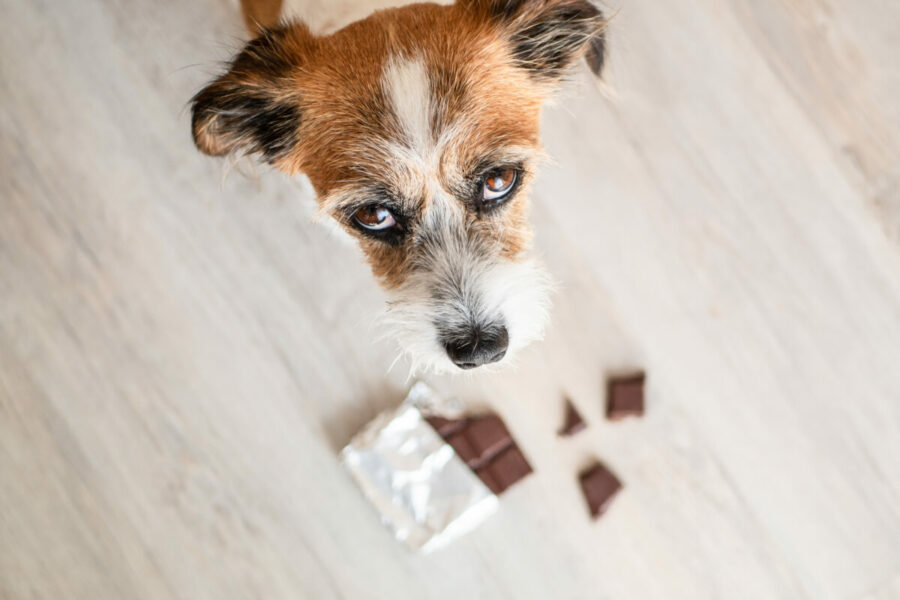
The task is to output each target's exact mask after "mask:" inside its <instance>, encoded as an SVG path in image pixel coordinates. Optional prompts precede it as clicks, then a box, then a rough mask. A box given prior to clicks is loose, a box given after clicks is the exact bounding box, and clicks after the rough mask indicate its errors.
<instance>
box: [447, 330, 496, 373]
mask: <svg viewBox="0 0 900 600" xmlns="http://www.w3.org/2000/svg"><path fill="white" fill-rule="evenodd" d="M444 347H445V348H446V349H447V356H449V357H450V360H452V361H453V364H455V365H456V366H457V367H459V368H460V369H474V368H475V367H480V366H481V365H486V364H490V363H495V362H498V361H500V360H502V359H503V357H504V356H506V349H507V347H509V332H507V331H506V327H503V326H502V325H501V326H499V327H487V328H478V327H473V328H472V329H470V330H467V331H466V332H465V334H464V335H456V336H453V337H452V339H451V340H450V341H448V342H447V343H446V344H444Z"/></svg>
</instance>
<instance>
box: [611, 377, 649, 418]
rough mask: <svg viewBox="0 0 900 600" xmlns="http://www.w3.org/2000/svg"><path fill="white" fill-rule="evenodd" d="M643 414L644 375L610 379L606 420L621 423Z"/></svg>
mask: <svg viewBox="0 0 900 600" xmlns="http://www.w3.org/2000/svg"><path fill="white" fill-rule="evenodd" d="M643 414H644V374H643V373H640V374H638V375H633V376H631V377H619V378H615V379H610V381H609V384H608V386H607V397H606V418H608V419H609V420H610V421H621V420H622V419H624V418H625V417H639V416H641V415H643Z"/></svg>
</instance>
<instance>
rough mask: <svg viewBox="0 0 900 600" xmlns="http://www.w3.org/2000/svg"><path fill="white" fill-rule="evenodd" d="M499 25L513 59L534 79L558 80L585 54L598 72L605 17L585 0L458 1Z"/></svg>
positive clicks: (599, 70) (604, 40) (604, 38)
mask: <svg viewBox="0 0 900 600" xmlns="http://www.w3.org/2000/svg"><path fill="white" fill-rule="evenodd" d="M460 2H461V3H462V4H463V5H467V6H468V7H469V8H471V9H474V10H475V12H476V14H478V15H479V16H480V17H485V18H487V19H489V20H491V21H493V22H495V23H498V24H500V25H501V26H502V27H503V28H504V30H505V31H506V33H507V35H508V37H509V40H510V43H511V45H512V54H513V58H514V59H515V61H516V62H517V63H518V64H519V65H520V66H522V67H523V68H525V69H528V71H529V72H530V73H531V74H532V76H533V77H534V78H535V79H538V80H543V81H556V80H558V79H560V78H561V77H562V76H563V75H564V74H565V72H566V70H567V69H568V67H569V66H571V65H572V64H573V63H574V62H575V61H576V60H578V59H579V58H581V57H584V58H585V59H586V60H587V63H588V66H589V67H590V68H591V71H593V72H594V74H595V75H597V76H598V77H599V76H600V73H601V71H602V70H603V62H604V59H605V58H606V37H605V29H606V19H605V18H604V17H603V13H602V12H600V10H599V9H598V8H597V7H596V6H594V5H593V4H592V3H591V2H589V1H588V0H460Z"/></svg>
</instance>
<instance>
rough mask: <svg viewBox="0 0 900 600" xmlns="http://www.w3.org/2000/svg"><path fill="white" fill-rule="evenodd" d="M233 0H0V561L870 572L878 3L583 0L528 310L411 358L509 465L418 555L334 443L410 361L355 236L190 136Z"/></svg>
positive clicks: (335, 589) (400, 387)
mask: <svg viewBox="0 0 900 600" xmlns="http://www.w3.org/2000/svg"><path fill="white" fill-rule="evenodd" d="M236 4H237V3H236V2H229V1H228V0H193V1H191V2H184V1H176V0H160V1H157V2H122V1H119V0H79V1H78V2H65V1H62V0H57V1H52V0H42V1H37V0H33V1H24V0H0V14H2V15H3V20H2V21H3V22H2V25H0V30H2V35H0V598H3V600H24V599H33V598H39V599H52V600H60V599H65V600H75V599H86V600H107V599H110V600H112V599H116V600H118V599H151V598H152V599H170V598H173V599H174V598H179V599H190V600H197V599H210V600H224V599H232V598H235V599H238V598H240V599H244V598H247V599H250V598H265V599H275V598H286V599H288V598H289V599H297V598H310V599H315V600H319V599H328V598H347V599H358V598H359V599H366V598H373V599H406V598H410V599H419V598H469V599H471V598H485V599H494V598H511V599H522V598H535V599H549V598H554V599H555V598H590V599H595V598H601V599H626V600H644V599H656V598H659V599H664V600H679V599H686V600H688V599H689V600H696V599H705V598H722V599H728V600H732V599H735V598H748V599H754V600H759V599H786V600H787V599H790V600H798V599H816V600H818V599H840V600H893V599H896V598H900V101H898V98H900V35H898V31H900V3H898V2H896V0H853V1H852V2H851V1H849V0H844V1H841V0H687V1H682V2H663V1H654V0H621V1H620V3H619V4H618V5H616V6H614V7H613V8H614V9H617V10H613V11H612V12H615V13H616V16H615V19H614V21H613V25H612V42H611V47H612V55H611V68H610V75H609V79H610V84H611V87H612V88H613V91H612V93H611V97H606V96H604V95H603V94H602V93H601V92H600V91H599V90H598V89H596V88H595V86H594V85H593V84H592V83H590V82H589V81H588V80H587V78H586V77H582V78H581V79H580V80H579V81H577V82H576V83H575V84H574V85H573V86H572V87H571V89H570V90H569V92H568V93H567V94H565V96H564V98H562V99H561V101H560V102H559V103H558V105H557V106H555V107H553V108H550V109H549V110H548V111H547V113H546V117H545V140H546V143H547V146H548V149H549V150H550V152H551V154H552V155H553V156H554V157H555V160H556V162H555V164H550V165H548V166H547V167H546V168H545V169H544V171H543V174H542V176H541V178H540V181H539V182H538V184H537V189H536V194H535V200H536V207H535V210H534V215H533V217H534V219H533V220H534V223H535V227H536V230H537V237H538V247H539V250H540V253H541V254H542V255H543V257H544V259H545V260H546V262H547V263H548V264H549V265H550V267H551V269H552V271H553V272H554V274H555V276H556V278H557V279H558V280H559V282H560V288H559V292H558V293H557V294H556V301H555V309H554V320H553V327H552V328H551V330H550V332H549V334H548V337H547V339H546V341H545V342H543V343H542V344H539V345H536V346H534V347H533V348H531V349H530V350H529V351H528V352H526V353H525V355H524V356H523V357H522V359H521V360H520V361H519V362H518V364H517V366H515V367H513V368H511V369H509V370H507V371H505V372H503V373H500V374H496V375H490V376H476V377H471V378H465V379H451V378H430V381H432V383H434V384H435V385H436V386H437V387H439V388H440V389H442V390H445V391H447V392H452V393H456V394H459V395H461V396H462V397H464V398H466V399H467V400H468V401H470V402H471V403H472V404H473V405H491V406H493V407H494V408H495V409H496V410H498V411H500V412H501V413H502V414H503V416H504V417H505V418H506V419H507V421H508V423H509V424H510V427H511V428H512V430H513V433H514V434H515V435H516V437H517V438H518V439H519V441H520V443H521V445H522V447H523V449H524V450H525V452H526V453H527V454H528V456H529V457H530V458H531V460H532V462H533V464H534V466H535V468H536V474H535V475H534V476H532V477H531V478H530V479H528V480H526V481H525V482H523V483H522V484H521V485H520V486H519V487H517V488H515V489H514V490H512V491H510V493H509V494H508V495H507V496H504V498H503V500H502V505H501V510H500V512H499V513H498V514H497V515H495V516H494V517H493V518H492V519H491V520H490V521H489V522H487V523H486V524H484V525H483V526H482V527H480V528H479V529H478V530H476V531H475V532H474V533H472V534H471V535H469V536H468V537H466V538H464V539H463V540H461V541H459V542H458V543H455V544H454V545H452V546H450V547H448V548H446V549H445V550H443V551H440V552H438V553H435V554H432V555H430V556H426V557H422V556H416V555H411V554H409V553H408V552H407V551H406V550H405V549H404V548H403V547H402V546H401V545H399V544H398V543H396V542H395V541H393V540H392V539H391V537H390V536H389V535H388V534H387V533H386V531H385V530H384V528H383V527H382V526H381V525H380V524H379V522H378V519H377V517H376V515H375V513H374V512H373V511H372V509H371V508H370V507H369V505H368V504H367V503H366V502H365V500H364V499H363V498H362V496H361V495H360V493H359V492H358V490H357V489H356V488H355V486H354V484H353V483H352V481H351V480H350V478H349V476H348V475H347V473H346V472H345V471H344V470H343V469H342V468H341V466H340V464H339V463H338V460H337V458H336V452H337V451H338V449H339V448H340V447H341V446H342V445H343V444H344V443H345V442H346V441H347V440H348V439H349V437H350V436H351V435H352V433H353V432H354V431H355V430H357V429H358V428H359V427H360V426H361V425H362V424H363V423H365V422H366V421H368V420H369V419H370V418H372V417H373V416H374V415H375V414H376V413H377V412H378V411H380V410H381V409H383V408H385V407H388V406H391V405H393V404H395V403H396V402H397V401H399V400H400V399H401V398H402V396H403V393H404V390H405V389H406V387H407V386H408V382H407V379H406V373H405V372H404V370H403V367H402V365H398V366H396V367H394V368H393V370H391V371H390V372H388V368H389V365H390V364H391V362H392V360H393V358H394V355H395V352H394V349H393V347H392V346H391V345H390V344H389V343H380V342H376V341H373V340H374V339H375V337H376V335H375V334H376V332H375V331H373V329H372V327H371V326H370V323H371V320H372V318H373V315H375V314H377V313H378V311H379V310H380V306H381V300H382V299H381V295H380V293H379V292H378V290H377V289H375V286H374V285H373V284H372V281H371V278H370V276H369V274H368V272H367V270H366V268H365V267H364V266H363V264H362V263H361V261H360V260H359V256H358V254H357V251H356V250H355V249H353V248H349V247H347V246H346V245H344V244H342V243H341V242H340V241H339V240H337V239H335V238H334V237H333V236H332V235H331V234H329V233H328V231H327V230H326V229H324V228H322V227H321V226H318V225H314V224H312V223H311V222H310V219H309V210H308V206H307V205H308V203H309V199H310V193H309V190H308V188H307V187H305V186H304V185H303V184H302V182H292V181H287V180H286V179H285V178H283V177H282V176H280V175H279V174H277V173H273V172H267V171H264V170H262V171H260V172H258V173H256V174H253V173H249V174H247V175H246V176H245V174H242V173H241V172H238V171H232V172H231V174H230V175H229V176H228V177H227V178H224V179H223V171H224V169H223V164H222V163H221V162H217V161H215V160H212V159H209V158H208V157H204V156H202V155H200V154H199V153H197V152H196V151H195V150H194V148H193V146H192V144H191V140H190V136H189V131H188V129H189V127H188V120H189V117H188V112H187V110H186V103H187V100H188V98H189V97H190V96H191V94H192V93H193V92H194V91H195V90H197V89H198V86H199V85H200V84H201V83H202V82H204V81H205V80H206V79H207V77H209V75H211V74H212V73H214V72H215V71H216V69H217V64H216V61H218V60H222V59H225V58H227V57H228V56H229V55H230V53H231V51H232V50H233V49H234V48H236V47H237V45H238V44H239V40H240V38H241V36H242V35H243V33H242V30H241V19H240V15H239V14H238V11H237V9H236ZM635 366H640V367H644V368H646V369H647V371H648V373H649V374H650V380H649V413H648V415H647V417H646V418H645V419H643V420H641V421H632V422H625V423H621V424H610V423H606V422H604V420H603V418H602V415H601V398H602V391H601V390H602V381H603V378H604V376H605V374H607V373H610V372H614V371H616V370H620V369H627V368H631V367H635ZM563 391H566V392H567V393H569V394H571V395H572V397H573V399H574V401H575V403H576V404H577V406H578V407H579V408H580V409H581V411H582V412H583V414H584V415H585V417H586V419H587V420H588V422H589V429H588V431H587V432H586V433H584V434H581V435H579V436H577V437H575V438H572V439H568V440H560V439H558V438H557V437H556V436H555V429H556V428H557V427H558V425H559V422H560V419H561V417H562V405H561V400H560V396H561V394H562V393H563ZM594 456H596V457H599V458H601V459H602V460H604V461H605V462H606V463H607V464H609V465H610V466H611V467H612V468H613V469H614V470H615V471H616V472H617V473H618V474H619V475H620V477H621V478H622V479H623V480H624V482H625V484H626V490H625V491H624V493H623V494H622V496H621V497H620V498H619V499H618V500H617V502H616V503H615V504H614V506H613V508H612V509H611V511H610V512H609V513H608V514H607V515H606V516H605V517H604V518H603V519H601V520H600V521H598V522H590V520H589V519H588V517H587V514H586V510H585V508H584V505H583V501H582V499H581V497H580V494H579V492H578V490H577V488H576V485H575V481H574V474H575V472H576V471H577V469H578V468H579V467H580V466H582V465H584V464H585V463H586V462H587V461H589V460H590V459H591V457H594Z"/></svg>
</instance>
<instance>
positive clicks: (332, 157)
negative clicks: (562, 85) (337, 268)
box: [302, 5, 544, 193]
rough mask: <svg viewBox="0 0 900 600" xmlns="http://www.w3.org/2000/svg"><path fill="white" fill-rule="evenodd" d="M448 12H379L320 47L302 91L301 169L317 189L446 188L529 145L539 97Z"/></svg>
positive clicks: (498, 46)
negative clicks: (362, 184)
mask: <svg viewBox="0 0 900 600" xmlns="http://www.w3.org/2000/svg"><path fill="white" fill-rule="evenodd" d="M453 9H454V7H438V6H433V5H415V6H410V7H404V8H401V9H397V10H396V11H384V12H383V13H376V14H375V15H373V16H372V17H370V18H369V19H366V20H364V21H362V22H358V23H355V24H353V25H352V26H350V27H348V28H345V29H344V30H341V31H339V32H337V33H336V34H334V35H333V36H330V37H329V38H327V39H326V40H324V42H323V44H324V45H323V46H322V48H321V50H322V51H323V52H321V53H320V54H319V59H320V60H319V61H317V62H318V64H317V65H310V68H309V75H310V78H309V80H310V84H309V85H308V87H307V89H306V90H305V92H306V93H305V94H303V95H304V98H305V102H304V104H305V112H304V114H305V117H306V132H305V134H306V135H305V136H304V137H305V138H306V139H305V143H303V146H304V147H305V148H304V155H305V160H304V161H303V162H304V163H305V164H304V165H302V170H305V171H306V172H307V173H308V174H310V175H311V176H312V178H313V179H314V184H316V185H317V187H318V188H320V191H323V192H324V191H327V189H322V188H328V187H330V186H331V185H332V184H334V183H336V182H346V180H347V178H348V177H353V176H359V177H360V178H365V179H371V178H373V177H375V178H382V179H385V178H387V179H390V182H391V183H395V182H396V183H399V184H402V185H405V186H408V187H410V188H415V187H417V186H418V187H421V186H422V185H423V179H424V180H428V181H432V182H433V181H437V180H440V181H441V182H442V184H443V185H445V186H450V185H453V183H454V181H453V180H454V179H457V180H458V179H459V177H460V176H461V173H462V172H464V171H465V170H466V169H470V168H472V167H473V166H474V164H475V163H477V162H478V161H479V160H480V159H481V158H482V157H484V156H485V155H488V154H490V153H492V152H496V151H497V150H498V149H499V148H503V147H508V146H518V147H529V146H533V147H537V145H538V142H537V137H538V136H537V133H538V132H537V130H538V121H539V114H540V106H541V103H542V101H543V99H544V97H543V92H542V90H541V89H540V88H538V87H537V86H535V85H534V84H533V82H532V81H531V80H530V79H529V78H528V76H527V74H525V73H524V72H523V71H522V70H521V69H519V68H517V67H516V66H515V64H514V63H513V62H512V61H511V60H510V58H509V54H508V49H507V47H506V46H505V44H503V43H502V42H501V40H500V39H499V38H498V37H497V36H496V35H495V34H493V33H491V30H490V29H486V28H483V27H477V26H473V24H472V23H471V22H469V20H467V19H461V18H459V17H460V13H459V12H458V11H455V10H453ZM404 191H406V190H404ZM415 191H424V190H414V189H410V190H409V192H411V193H412V192H415Z"/></svg>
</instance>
